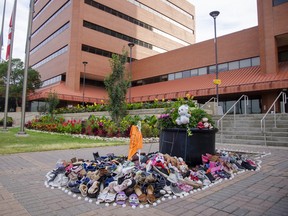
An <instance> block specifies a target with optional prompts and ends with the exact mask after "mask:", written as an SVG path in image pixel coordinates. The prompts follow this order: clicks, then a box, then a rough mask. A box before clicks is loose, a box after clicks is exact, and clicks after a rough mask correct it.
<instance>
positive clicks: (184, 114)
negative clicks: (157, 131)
mask: <svg viewBox="0 0 288 216" xmlns="http://www.w3.org/2000/svg"><path fill="white" fill-rule="evenodd" d="M188 110H189V107H188V105H187V104H184V105H181V106H180V107H179V108H178V114H179V115H180V116H179V117H178V118H177V119H176V123H177V124H178V125H181V124H188V123H189V118H190V116H191V115H190V114H189V113H188Z"/></svg>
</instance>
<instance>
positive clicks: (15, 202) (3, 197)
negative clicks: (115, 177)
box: [0, 144, 288, 216]
mask: <svg viewBox="0 0 288 216" xmlns="http://www.w3.org/2000/svg"><path fill="white" fill-rule="evenodd" d="M150 147H152V148H151V150H150V151H151V152H153V151H157V150H158V144H152V145H150V144H145V145H144V149H143V152H148V150H149V149H150ZM217 148H218V149H223V148H226V149H231V150H232V149H239V150H249V151H253V152H266V153H268V152H269V153H270V152H271V155H267V156H265V157H263V158H261V160H262V164H261V166H262V167H261V170H260V171H258V172H250V171H247V172H244V173H242V174H240V175H236V176H235V178H234V179H232V180H225V181H222V182H221V183H219V184H216V185H214V186H212V187H210V188H208V189H206V190H202V191H199V192H196V193H193V194H190V195H189V196H187V197H184V198H177V199H171V200H165V201H162V202H161V203H160V204H159V205H157V206H155V207H154V206H151V205H150V207H149V208H146V207H144V208H139V207H138V208H136V209H132V208H131V207H130V206H127V207H125V208H123V207H121V206H116V207H114V206H112V205H110V206H109V207H106V206H105V205H104V204H101V205H96V204H95V201H93V203H89V202H87V201H84V200H83V199H82V200H78V199H77V198H74V197H73V196H71V195H70V196H69V195H68V194H67V193H64V192H63V191H62V190H59V189H53V190H52V189H50V188H46V187H45V185H44V181H45V180H46V178H45V174H46V173H47V172H48V171H50V170H51V169H53V168H54V167H55V163H56V162H57V160H58V159H65V160H70V159H71V158H72V157H77V158H84V159H87V160H92V159H93V155H92V153H93V152H96V151H98V152H99V153H100V155H105V154H107V153H112V152H113V153H115V154H117V155H121V154H122V155H127V151H128V146H116V147H115V146H114V147H101V148H97V149H96V148H93V149H79V150H63V151H50V152H36V153H21V154H14V155H7V156H6V155H5V156H0V215H3V216H4V215H7V216H12V215H17V216H22V215H35V216H39V215H49V216H51V215H61V216H65V215H67V216H71V215H82V216H84V215H87V216H88V215H105V216H110V215H111V216H112V215H120V216H121V215H123V216H124V215H125V216H127V215H131V216H132V215H133V216H135V215H137V216H138V215H143V216H144V215H145V216H147V215H153V216H154V215H155V216H157V215H160V216H161V215H163V216H164V215H165V216H170V215H181V216H186V215H187V216H193V215H213V216H214V215H215V216H216V215H221V216H224V215H271V216H272V215H273V216H275V215H288V156H287V155H288V148H276V147H269V148H268V147H257V146H253V147H251V146H239V145H217Z"/></svg>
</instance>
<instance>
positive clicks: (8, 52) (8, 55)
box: [6, 3, 16, 60]
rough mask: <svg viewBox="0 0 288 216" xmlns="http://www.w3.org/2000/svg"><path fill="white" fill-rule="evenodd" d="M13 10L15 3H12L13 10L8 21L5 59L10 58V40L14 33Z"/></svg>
mask: <svg viewBox="0 0 288 216" xmlns="http://www.w3.org/2000/svg"><path fill="white" fill-rule="evenodd" d="M15 12H16V3H14V7H13V11H12V14H11V18H10V22H9V33H8V42H7V49H6V60H8V59H9V58H10V50H11V40H12V34H14V26H13V25H14V24H15V22H14V19H15V17H16V16H15V15H16V14H15Z"/></svg>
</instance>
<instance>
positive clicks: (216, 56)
mask: <svg viewBox="0 0 288 216" xmlns="http://www.w3.org/2000/svg"><path fill="white" fill-rule="evenodd" d="M209 14H210V16H211V17H213V19H214V46H215V63H216V79H215V80H214V84H215V85H216V100H217V102H216V105H217V114H218V103H219V93H218V87H219V84H220V82H221V81H220V80H219V79H218V52H217V35H216V18H217V16H218V15H219V14H220V12H219V11H212V12H210V13H209Z"/></svg>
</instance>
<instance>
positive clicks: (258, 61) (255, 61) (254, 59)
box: [251, 57, 260, 66]
mask: <svg viewBox="0 0 288 216" xmlns="http://www.w3.org/2000/svg"><path fill="white" fill-rule="evenodd" d="M251 61H252V66H258V65H260V58H259V57H255V58H252V59H251Z"/></svg>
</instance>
